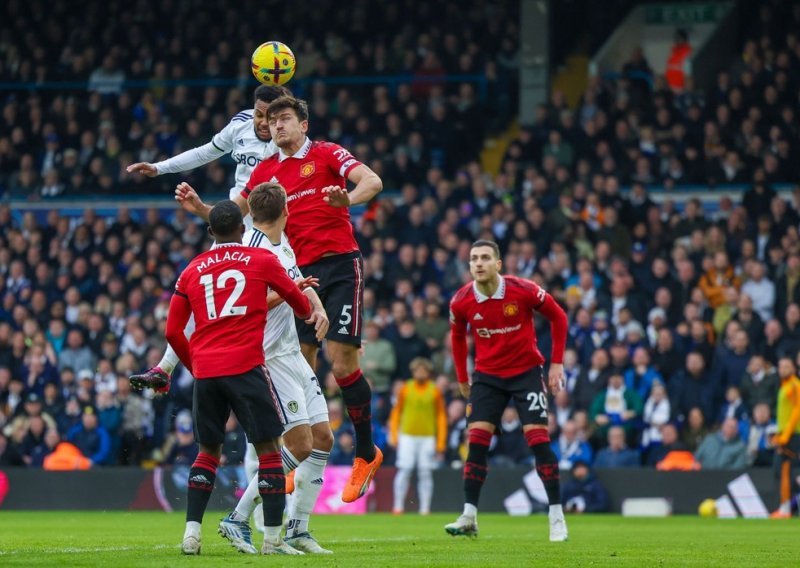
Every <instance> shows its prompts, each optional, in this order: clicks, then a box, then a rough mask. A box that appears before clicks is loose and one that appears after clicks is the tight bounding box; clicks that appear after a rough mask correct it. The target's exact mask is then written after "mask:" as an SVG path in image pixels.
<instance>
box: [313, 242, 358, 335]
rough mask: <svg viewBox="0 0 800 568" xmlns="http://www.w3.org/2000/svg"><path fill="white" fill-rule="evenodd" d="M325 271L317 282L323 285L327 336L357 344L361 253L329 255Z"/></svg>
mask: <svg viewBox="0 0 800 568" xmlns="http://www.w3.org/2000/svg"><path fill="white" fill-rule="evenodd" d="M327 260H328V259H323V261H322V262H323V263H324V262H325V261H327ZM325 272H326V274H325V276H324V277H325V282H324V283H322V279H320V282H321V287H322V286H324V288H325V298H324V299H323V305H324V306H325V311H326V312H327V314H328V319H329V320H330V322H331V325H330V329H329V330H328V335H327V336H326V338H327V339H328V340H330V341H337V342H340V343H346V344H350V345H354V346H356V347H360V346H361V324H362V317H363V313H364V306H363V301H364V263H363V261H362V259H361V254H359V253H353V254H345V255H337V256H336V257H331V259H330V261H329V262H328V265H327V266H326V269H325ZM321 278H322V277H321ZM320 298H322V296H320Z"/></svg>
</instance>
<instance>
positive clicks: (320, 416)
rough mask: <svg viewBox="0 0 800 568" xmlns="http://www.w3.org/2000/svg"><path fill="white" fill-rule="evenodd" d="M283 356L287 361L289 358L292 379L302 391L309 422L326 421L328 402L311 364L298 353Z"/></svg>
mask: <svg viewBox="0 0 800 568" xmlns="http://www.w3.org/2000/svg"><path fill="white" fill-rule="evenodd" d="M285 357H286V358H287V361H290V360H291V366H292V369H293V370H294V380H295V382H296V383H297V384H298V385H300V388H301V389H302V391H303V400H305V405H306V415H308V422H309V424H311V426H314V425H315V424H320V423H322V422H328V403H327V402H326V400H325V395H324V394H322V387H321V386H320V384H319V379H317V375H316V374H315V373H314V370H313V369H312V368H311V365H309V364H308V361H306V358H305V357H304V356H303V355H302V354H300V353H293V354H291V355H286V356H285Z"/></svg>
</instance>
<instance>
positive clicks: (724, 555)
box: [0, 511, 800, 568]
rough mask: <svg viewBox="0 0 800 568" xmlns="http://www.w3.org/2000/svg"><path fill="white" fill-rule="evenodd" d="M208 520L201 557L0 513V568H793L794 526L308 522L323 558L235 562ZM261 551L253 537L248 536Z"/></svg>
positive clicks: (170, 546) (146, 522) (125, 531)
mask: <svg viewBox="0 0 800 568" xmlns="http://www.w3.org/2000/svg"><path fill="white" fill-rule="evenodd" d="M221 516H222V514H221V513H216V512H209V513H207V514H206V521H205V523H204V525H203V549H202V555H201V556H200V557H183V556H181V553H180V540H181V537H182V536H183V515H182V514H179V513H172V514H167V513H149V512H133V513H124V512H108V513H104V512H72V511H65V512H0V566H56V565H61V566H115V567H121V566H221V565H223V563H224V565H225V566H238V565H243V566H256V565H261V564H273V565H276V564H279V565H281V566H289V565H295V566H358V567H364V568H366V567H372V566H463V565H473V566H478V565H480V566H497V567H498V568H499V567H501V566H502V567H505V566H647V567H648V568H652V567H655V566H727V567H729V566H782V567H786V566H794V565H797V559H798V557H799V556H798V555H800V552H799V550H800V549H798V534H800V522H798V521H797V520H796V519H795V520H788V521H767V520H762V521H752V520H751V521H746V520H727V521H726V520H717V519H701V518H698V517H672V518H666V519H631V518H627V519H626V518H622V517H619V516H616V515H608V516H603V515H595V516H582V517H575V516H571V517H568V519H567V522H568V525H569V531H570V540H569V541H568V542H566V543H558V544H554V543H550V542H548V540H547V535H548V526H547V518H546V517H545V516H544V515H539V516H533V517H509V516H507V515H499V514H497V515H494V514H485V515H481V516H480V517H479V523H480V530H481V534H480V536H479V537H478V538H477V539H465V538H463V537H461V538H454V537H451V536H448V535H447V534H445V532H444V530H443V529H442V526H443V525H444V524H445V523H448V522H450V521H452V520H454V519H455V517H456V515H451V514H434V515H431V516H429V517H419V516H417V515H414V514H408V515H404V516H399V517H395V516H392V515H388V514H370V515H366V516H356V517H351V516H348V517H344V516H317V517H314V518H312V523H311V525H312V526H311V528H312V531H313V533H314V534H315V536H316V537H317V538H318V540H319V541H320V543H321V544H322V545H323V546H326V547H328V548H331V549H332V550H333V551H334V552H335V554H334V555H333V556H327V557H321V556H316V557H310V556H303V557H292V558H288V557H275V556H272V557H261V556H248V555H243V554H240V553H238V552H236V551H235V550H234V549H233V548H231V547H230V546H229V545H228V542H227V541H225V540H223V539H222V538H221V537H219V536H217V534H216V521H217V520H218V519H219V518H221ZM255 538H256V540H257V542H258V544H260V542H261V535H260V533H256V534H255Z"/></svg>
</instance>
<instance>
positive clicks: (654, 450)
mask: <svg viewBox="0 0 800 568" xmlns="http://www.w3.org/2000/svg"><path fill="white" fill-rule="evenodd" d="M659 434H660V437H661V443H660V444H655V445H651V446H650V449H649V450H648V452H647V459H646V462H645V463H646V465H648V466H649V467H656V466H657V465H658V463H659V462H661V460H663V459H664V458H666V457H667V454H669V453H670V452H685V451H686V450H687V447H686V444H684V443H683V442H681V441H680V439H679V438H678V428H677V427H676V426H675V424H673V423H672V422H667V423H666V424H664V425H662V426H661V428H660V432H659Z"/></svg>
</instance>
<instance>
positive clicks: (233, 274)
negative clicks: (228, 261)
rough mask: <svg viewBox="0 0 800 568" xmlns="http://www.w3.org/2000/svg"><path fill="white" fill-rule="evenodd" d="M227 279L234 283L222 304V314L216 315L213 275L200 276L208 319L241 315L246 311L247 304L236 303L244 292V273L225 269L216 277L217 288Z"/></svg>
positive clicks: (225, 282) (223, 285) (221, 286)
mask: <svg viewBox="0 0 800 568" xmlns="http://www.w3.org/2000/svg"><path fill="white" fill-rule="evenodd" d="M228 280H233V281H234V282H235V285H234V287H233V291H232V292H231V295H230V296H228V300H227V301H226V302H225V305H224V306H222V314H221V315H220V316H218V315H217V306H216V305H215V303H214V276H212V275H211V274H205V275H203V276H202V277H201V278H200V284H202V285H203V288H205V296H206V311H207V312H208V319H210V320H215V319H217V317H223V318H224V317H226V316H243V315H244V314H245V313H246V312H247V306H237V305H236V300H238V299H239V296H241V295H242V292H244V285H245V278H244V274H242V273H241V272H239V271H238V270H226V271H225V272H223V273H222V274H220V275H219V278H217V288H219V289H223V288H225V284H227V282H228Z"/></svg>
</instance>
